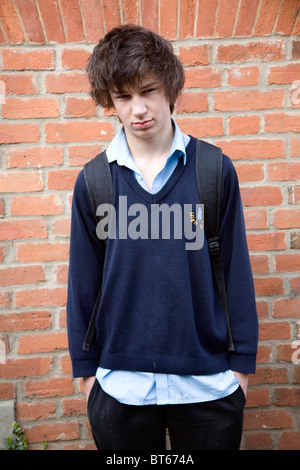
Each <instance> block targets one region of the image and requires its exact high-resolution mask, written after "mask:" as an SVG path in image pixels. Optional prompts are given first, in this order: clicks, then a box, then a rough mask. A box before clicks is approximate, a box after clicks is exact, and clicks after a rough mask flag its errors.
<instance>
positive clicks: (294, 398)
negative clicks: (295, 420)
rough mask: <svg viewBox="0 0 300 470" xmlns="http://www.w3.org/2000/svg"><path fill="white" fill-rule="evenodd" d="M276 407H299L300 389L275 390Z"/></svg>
mask: <svg viewBox="0 0 300 470" xmlns="http://www.w3.org/2000/svg"><path fill="white" fill-rule="evenodd" d="M274 395H275V399H276V400H275V405H278V406H299V405H300V388H287V387H280V388H275V390H274Z"/></svg>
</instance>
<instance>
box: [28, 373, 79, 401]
mask: <svg viewBox="0 0 300 470" xmlns="http://www.w3.org/2000/svg"><path fill="white" fill-rule="evenodd" d="M24 388H25V393H26V396H27V397H29V398H48V397H63V396H67V395H72V394H73V393H74V385H73V381H72V378H71V377H60V378H58V377H51V378H47V379H46V380H42V381H40V380H39V381H38V382H37V381H35V380H30V381H28V382H26V383H25V387H24Z"/></svg>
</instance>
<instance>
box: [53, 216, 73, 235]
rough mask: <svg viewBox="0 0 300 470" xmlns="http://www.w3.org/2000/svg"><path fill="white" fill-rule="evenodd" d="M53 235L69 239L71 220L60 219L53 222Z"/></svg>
mask: <svg viewBox="0 0 300 470" xmlns="http://www.w3.org/2000/svg"><path fill="white" fill-rule="evenodd" d="M52 232H53V235H55V236H56V237H69V236H70V234H71V218H70V217H60V218H59V219H57V220H55V221H54V222H53V228H52Z"/></svg>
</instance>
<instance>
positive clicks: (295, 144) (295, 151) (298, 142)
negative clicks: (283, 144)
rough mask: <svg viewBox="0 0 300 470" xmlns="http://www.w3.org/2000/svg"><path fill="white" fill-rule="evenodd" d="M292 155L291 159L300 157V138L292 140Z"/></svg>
mask: <svg viewBox="0 0 300 470" xmlns="http://www.w3.org/2000/svg"><path fill="white" fill-rule="evenodd" d="M290 155H291V157H300V138H299V137H298V138H293V139H291V140H290Z"/></svg>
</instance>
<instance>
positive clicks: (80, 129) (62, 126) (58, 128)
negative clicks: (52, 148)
mask: <svg viewBox="0 0 300 470" xmlns="http://www.w3.org/2000/svg"><path fill="white" fill-rule="evenodd" d="M45 132H46V141H47V142H49V143H51V142H52V143H53V142H86V141H87V142H88V141H91V140H103V141H104V140H110V139H111V138H112V137H113V134H114V129H113V126H112V124H111V123H108V122H97V121H82V122H63V123H54V122H49V123H46V124H45Z"/></svg>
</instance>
